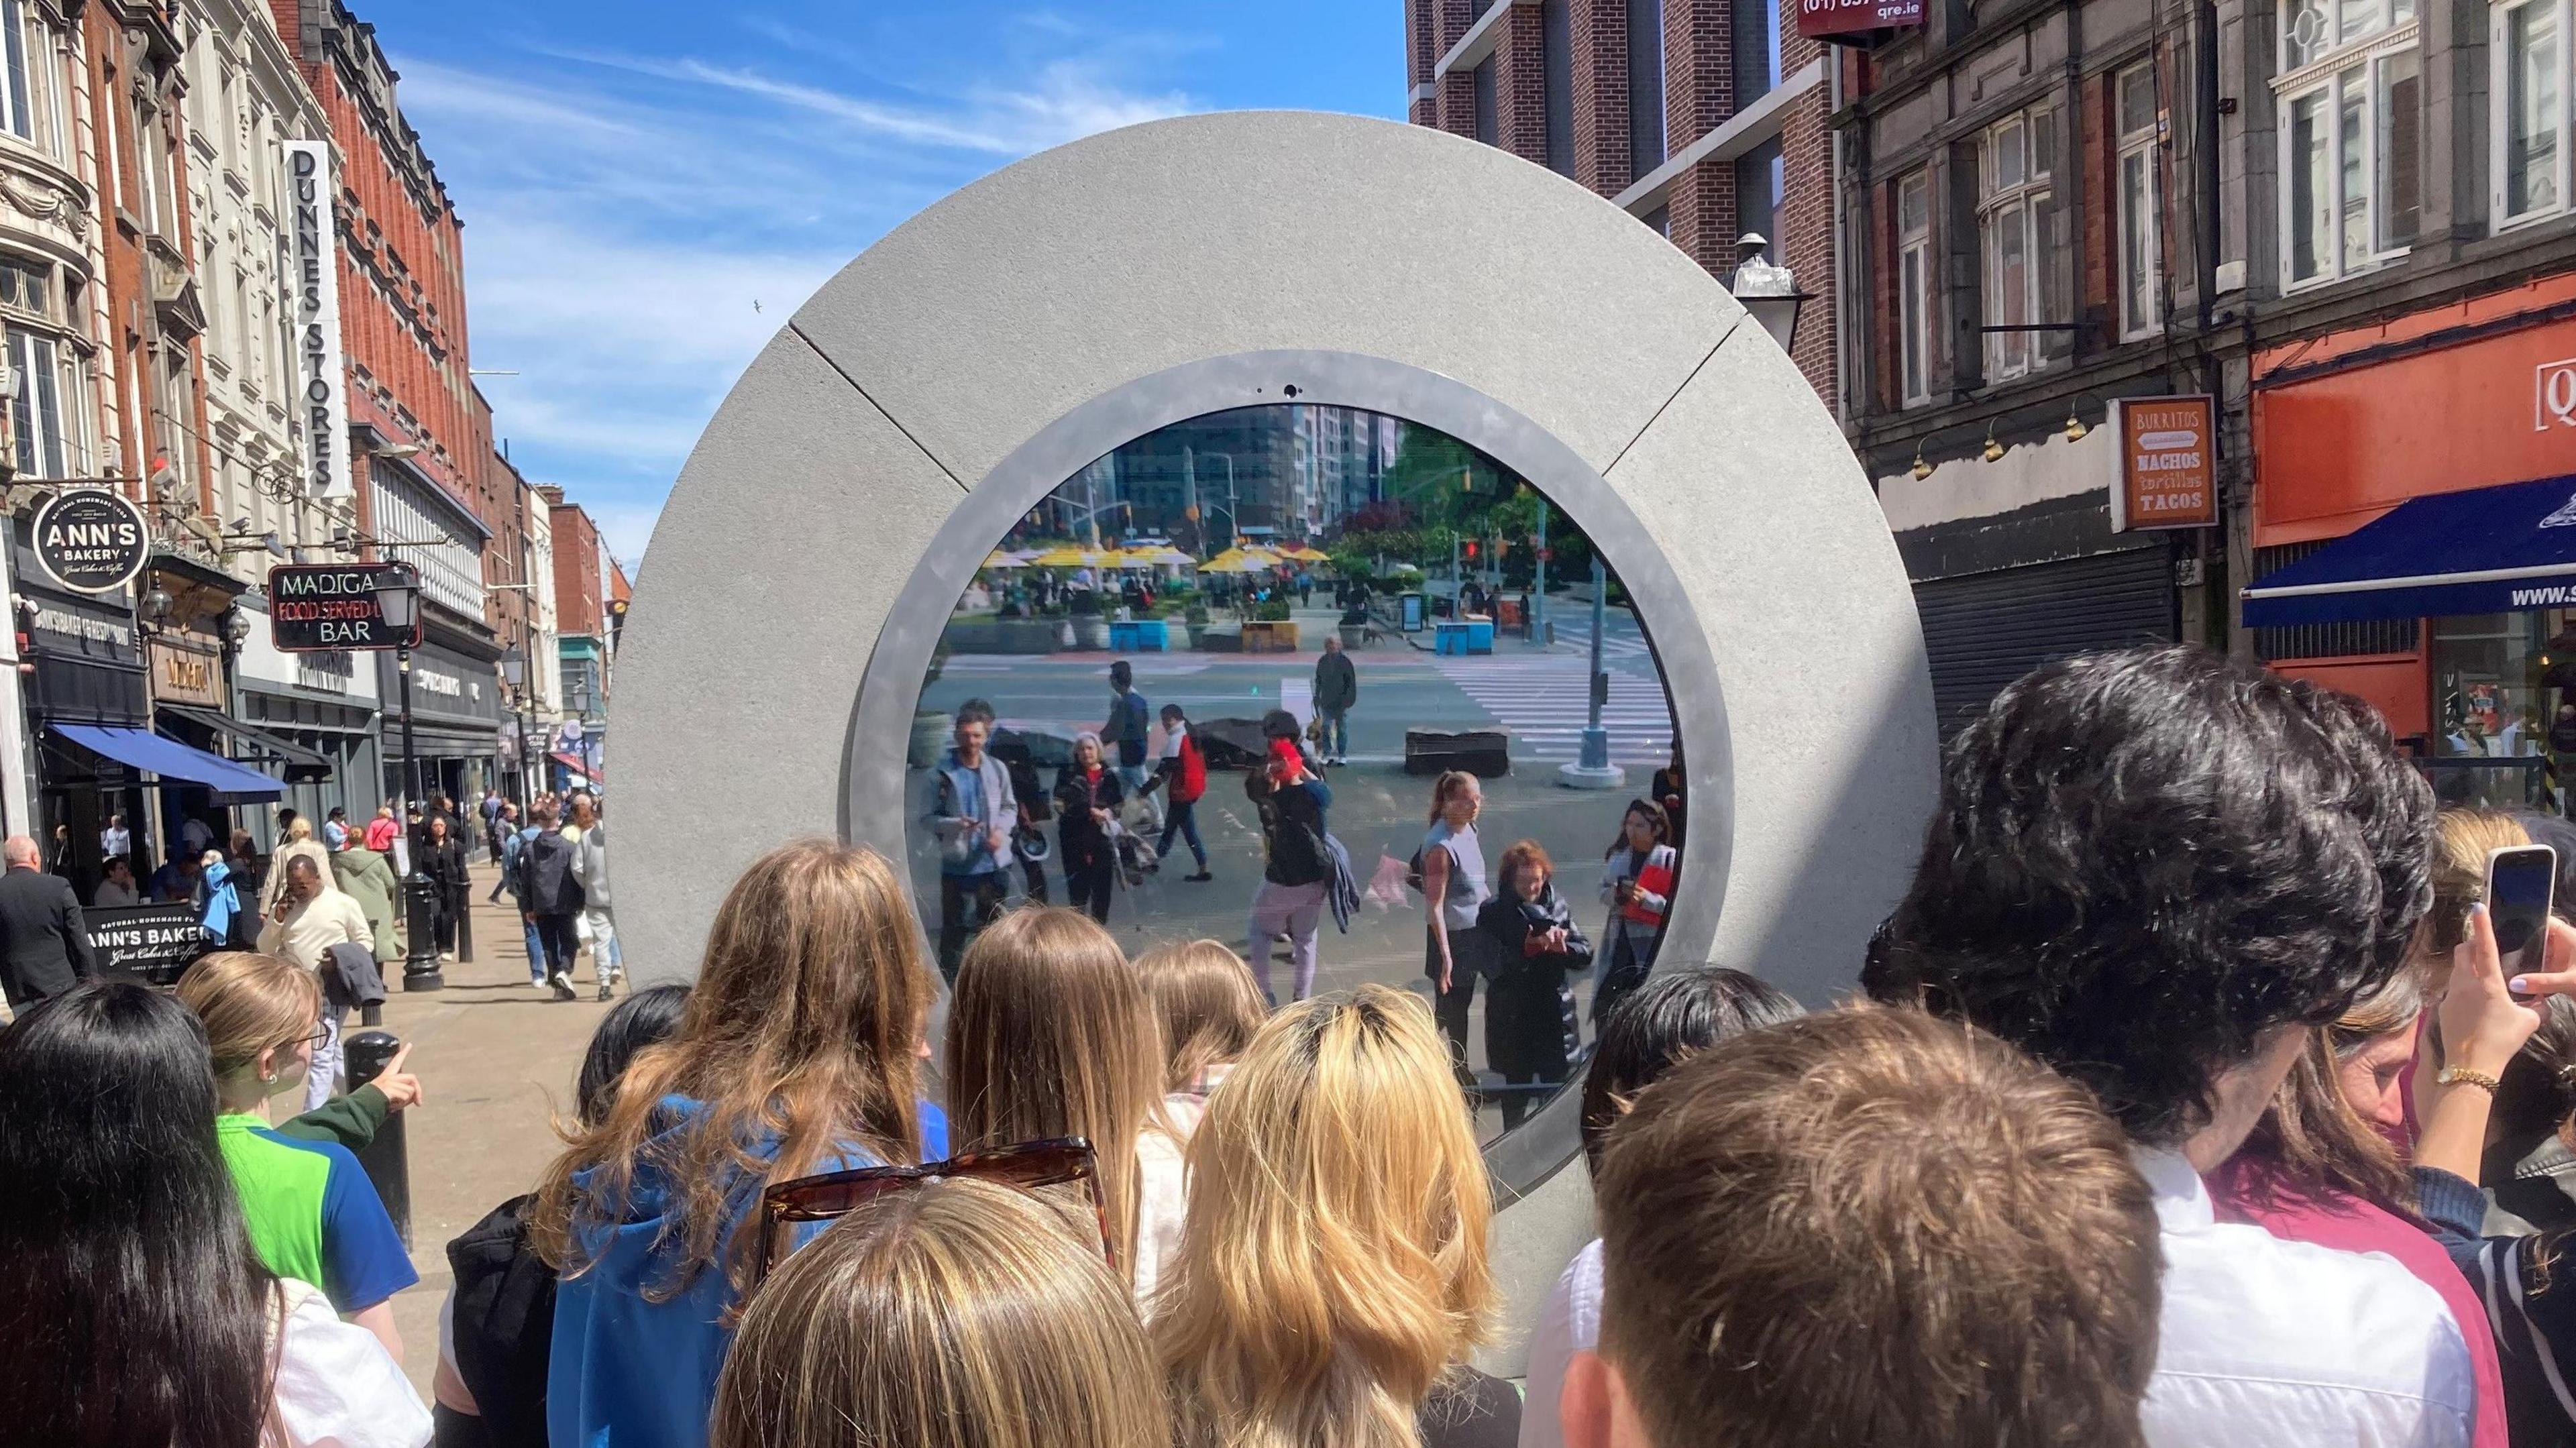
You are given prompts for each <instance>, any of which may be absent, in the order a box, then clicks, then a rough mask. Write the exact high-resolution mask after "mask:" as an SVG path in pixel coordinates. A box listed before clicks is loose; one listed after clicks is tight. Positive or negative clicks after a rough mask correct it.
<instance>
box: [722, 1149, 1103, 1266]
mask: <svg viewBox="0 0 2576 1448" xmlns="http://www.w3.org/2000/svg"><path fill="white" fill-rule="evenodd" d="M969 1177H971V1178H974V1179H975V1180H978V1181H988V1182H998V1183H1000V1184H1001V1185H1003V1186H1007V1187H1016V1188H1018V1189H1019V1190H1021V1191H1035V1190H1037V1189H1039V1188H1041V1187H1053V1186H1063V1185H1065V1184H1066V1183H1068V1182H1078V1183H1080V1184H1081V1186H1082V1192H1083V1196H1084V1198H1085V1199H1086V1200H1087V1201H1088V1202H1089V1204H1090V1206H1091V1215H1092V1219H1093V1221H1094V1222H1096V1223H1097V1224H1098V1225H1099V1228H1100V1253H1101V1256H1102V1257H1104V1258H1105V1259H1107V1261H1108V1263H1109V1265H1110V1267H1111V1268H1112V1269H1113V1270H1115V1269H1116V1267H1117V1266H1118V1248H1117V1247H1116V1245H1114V1244H1113V1243H1112V1241H1111V1240H1110V1235H1109V1206H1108V1202H1107V1201H1106V1200H1105V1199H1104V1198H1103V1197H1102V1195H1101V1190H1100V1163H1099V1159H1098V1158H1097V1157H1096V1156H1095V1155H1094V1154H1093V1152H1092V1150H1091V1142H1090V1141H1089V1140H1088V1139H1087V1138H1084V1137H1079V1136H1062V1137H1056V1138H1054V1139H1052V1140H1048V1141H1024V1142H1021V1143H1020V1144H1019V1145H1017V1146H1005V1147H999V1148H996V1149H995V1150H992V1151H969V1152H960V1153H959V1154H957V1155H956V1156H952V1157H950V1158H948V1159H947V1160H946V1161H926V1162H923V1163H922V1164H921V1165H919V1166H868V1167H858V1168H855V1169H853V1170H850V1171H836V1172H826V1173H824V1174H823V1175H821V1176H809V1177H798V1178H797V1179H795V1180H794V1181H785V1182H780V1183H778V1184H777V1185H776V1186H773V1187H771V1188H769V1189H768V1190H767V1191H764V1192H762V1193H761V1194H760V1241H759V1243H758V1249H757V1252H756V1253H755V1255H754V1256H753V1258H752V1268H751V1285H752V1286H754V1287H757V1286H759V1285H760V1284H761V1282H762V1281H763V1280H765V1279H766V1278H767V1277H768V1276H769V1269H770V1267H771V1265H772V1264H773V1263H774V1262H775V1261H776V1259H777V1257H778V1256H779V1252H778V1246H779V1243H780V1240H781V1239H782V1238H783V1237H785V1236H786V1235H787V1234H788V1230H789V1229H790V1228H792V1227H795V1226H798V1225H800V1224H803V1223H808V1222H830V1221H836V1220H838V1219H840V1218H842V1217H846V1216H848V1215H849V1214H850V1213H852V1212H855V1211H857V1210H858V1209H859V1208H860V1207H862V1206H864V1205H866V1204H867V1203H869V1202H872V1201H875V1200H876V1199H877V1198H879V1197H883V1196H888V1195H891V1194H892V1193H895V1192H899V1191H909V1190H911V1189H913V1188H915V1187H919V1186H922V1185H924V1184H926V1183H929V1182H937V1181H950V1180H955V1179H961V1178H969Z"/></svg>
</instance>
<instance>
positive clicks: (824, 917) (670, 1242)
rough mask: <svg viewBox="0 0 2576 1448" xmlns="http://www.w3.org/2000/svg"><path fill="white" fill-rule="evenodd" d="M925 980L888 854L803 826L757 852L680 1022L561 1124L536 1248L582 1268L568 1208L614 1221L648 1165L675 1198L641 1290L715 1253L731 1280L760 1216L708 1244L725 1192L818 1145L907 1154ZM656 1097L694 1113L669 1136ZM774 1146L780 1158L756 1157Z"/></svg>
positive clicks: (836, 1152)
mask: <svg viewBox="0 0 2576 1448" xmlns="http://www.w3.org/2000/svg"><path fill="white" fill-rule="evenodd" d="M931 989H932V988H931V984H930V971H929V964H928V962H927V961H926V960H925V959H924V957H923V954H922V946H921V937H920V931H919V930H918V928H917V927H916V926H915V925H914V924H913V918H912V904H911V894H910V892H909V891H908V890H907V889H906V888H905V885H904V881H903V880H902V878H901V877H900V876H899V875H897V874H896V872H895V870H894V867H893V866H891V865H888V864H887V863H886V861H885V858H884V857H883V856H881V855H879V854H877V853H876V852H875V851H873V850H868V849H863V848H857V847H853V846H849V845H844V844H841V843H839V842H837V841H833V840H800V841H797V842H795V843H793V844H788V845H782V846H780V847H779V848H777V849H775V850H772V851H770V852H769V853H768V854H766V855H763V856H761V857H760V858H759V859H757V860H754V861H753V862H752V863H751V867H750V868H749V869H746V870H744V871H743V873H742V878H740V879H738V880H736V881H735V882H734V885H733V890H732V891H731V893H729V894H727V895H726V896H725V902H724V905H723V906H722V907H721V908H720V909H718V910H717V911H716V918H715V924H714V926H713V927H712V928H711V929H710V930H709V931H708V933H707V950H706V956H705V958H704V960H703V961H702V962H701V964H700V965H699V967H698V983H697V985H696V987H695V988H694V989H692V990H691V991H690V992H689V1003H688V1006H687V1008H686V1009H685V1010H683V1011H682V1012H681V1015H680V1024H679V1029H678V1030H677V1032H675V1033H674V1034H673V1035H672V1037H671V1038H670V1039H669V1040H667V1041H664V1042H663V1043H661V1044H660V1045H656V1046H652V1047H649V1048H647V1049H645V1050H643V1051H640V1052H638V1053H637V1054H636V1056H635V1059H634V1061H633V1062H632V1063H631V1064H629V1065H628V1067H627V1068H626V1074H625V1077H624V1079H623V1081H622V1083H621V1084H620V1086H619V1089H618V1092H617V1100H616V1103H615V1104H614V1105H613V1106H612V1107H611V1108H610V1109H609V1111H608V1113H607V1114H606V1115H605V1116H604V1117H603V1118H602V1119H601V1120H599V1121H598V1122H596V1123H593V1124H590V1125H586V1126H579V1127H576V1128H574V1129H572V1130H570V1131H568V1132H567V1133H566V1134H565V1141H566V1143H567V1147H566V1150H565V1151H564V1153H563V1154H562V1155H561V1156H559V1157H557V1158H556V1159H555V1163H554V1165H553V1166H552V1167H550V1168H548V1169H547V1171H546V1175H545V1179H544V1180H543V1182H541V1183H540V1184H539V1186H538V1188H537V1200H536V1204H535V1207H534V1209H533V1210H532V1211H531V1212H530V1214H529V1240H530V1242H531V1244H532V1245H533V1246H534V1247H535V1248H536V1250H537V1253H538V1254H539V1255H540V1256H542V1257H543V1258H544V1259H545V1260H546V1261H547V1262H548V1263H549V1264H550V1265H552V1266H553V1267H554V1268H555V1269H556V1270H557V1271H558V1272H560V1273H561V1274H563V1275H564V1276H566V1277H572V1276H578V1275H579V1274H581V1273H583V1272H586V1271H588V1270H589V1269H590V1266H591V1264H592V1259H591V1257H590V1256H589V1254H588V1253H587V1252H586V1251H585V1250H584V1249H583V1247H582V1246H581V1234H580V1233H578V1232H576V1230H575V1223H576V1219H578V1220H579V1221H580V1222H581V1223H584V1224H595V1223H599V1222H608V1221H616V1220H618V1218H619V1217H620V1216H621V1214H622V1212H623V1209H624V1206H625V1203H626V1199H627V1193H628V1191H629V1190H630V1189H631V1188H632V1187H633V1184H634V1181H635V1177H636V1174H637V1172H638V1171H639V1170H641V1171H649V1172H651V1173H652V1174H654V1175H656V1176H660V1177H662V1178H663V1179H665V1180H667V1181H669V1182H671V1183H672V1184H673V1189H674V1194H675V1195H676V1196H677V1197H678V1199H679V1200H678V1204H677V1210H676V1211H674V1212H673V1213H672V1214H671V1220H670V1226H669V1228H668V1230H667V1234H666V1236H665V1237H664V1238H663V1239H662V1240H661V1241H660V1242H658V1243H657V1244H656V1246H657V1250H663V1251H666V1252H667V1253H668V1255H669V1257H670V1259H671V1260H670V1262H669V1266H668V1270H667V1271H665V1272H664V1273H662V1275H661V1276H660V1277H659V1278H658V1279H657V1280H655V1281H652V1282H650V1283H648V1284H647V1285H646V1287H645V1289H644V1296H645V1299H646V1300H647V1301H653V1302H663V1301H668V1300H669V1299H670V1298H672V1297H674V1296H676V1295H678V1294H679V1293H680V1292H681V1291H683V1290H685V1289H686V1288H687V1287H688V1285H689V1283H690V1282H691V1281H693V1280H694V1279H695V1278H696V1276H697V1274H698V1273H699V1272H700V1271H701V1270H703V1269H705V1268H707V1267H710V1266H719V1265H720V1266H721V1267H722V1268H723V1270H724V1271H725V1272H726V1274H727V1276H728V1277H729V1278H731V1280H732V1281H733V1283H734V1285H735V1287H736V1288H737V1290H739V1288H740V1286H741V1285H742V1282H743V1279H744V1274H745V1273H746V1271H747V1270H748V1268H749V1264H750V1248H751V1244H752V1242H753V1240H754V1238H755V1237H756V1235H757V1228H758V1217H759V1214H758V1213H757V1212H746V1213H742V1214H741V1216H742V1221H741V1223H740V1224H739V1226H738V1227H737V1228H736V1230H735V1231H734V1233H733V1235H732V1238H731V1240H730V1241H727V1242H719V1241H718V1240H717V1239H718V1237H719V1236H720V1235H721V1234H722V1233H723V1230H724V1221H725V1218H726V1216H727V1215H728V1206H729V1203H730V1202H732V1201H737V1200H740V1198H741V1197H742V1196H750V1197H757V1196H758V1195H759V1193H760V1192H761V1191H762V1190H763V1189H765V1188H767V1187H768V1186H769V1185H771V1184H772V1183H774V1182H781V1181H787V1180H790V1179H792V1178H795V1177H800V1176H805V1175H807V1174H809V1173H811V1172H813V1171H815V1170H816V1169H817V1168H818V1166H819V1165H820V1164H821V1163H823V1162H824V1161H826V1160H827V1159H830V1158H835V1157H844V1156H848V1155H850V1154H853V1153H857V1152H864V1153H866V1154H867V1155H870V1156H873V1157H875V1158H877V1159H878V1160H881V1161H888V1162H910V1161H913V1160H914V1159H915V1158H916V1157H917V1156H918V1154H919V1147H918V1145H917V1143H918V1141H919V1139H920V1138H919V1134H918V1128H917V1126H916V1123H915V1114H914V1100H915V1097H916V1095H917V1094H918V1068H917V1064H916V1062H915V1060H914V1057H913V1044H914V1042H915V1041H916V1040H918V1039H919V1036H920V1032H921V1026H922V1021H923V1019H924V1018H925V1016H926V1014H927V1013H928V1010H929V1006H930V997H931ZM666 1096H686V1097H693V1098H695V1099H696V1100H698V1101H700V1102H702V1103H704V1107H705V1109H704V1110H703V1111H702V1112H701V1113H700V1114H699V1115H698V1116H697V1118H696V1119H695V1120H694V1122H693V1123H692V1124H691V1127H690V1129H689V1130H687V1131H683V1132H672V1133H669V1134H668V1135H665V1134H664V1133H665V1131H666V1129H667V1128H668V1127H669V1126H670V1125H671V1124H672V1123H671V1119H670V1116H669V1114H668V1113H667V1112H665V1111H664V1110H662V1108H661V1101H662V1098H664V1097H666ZM772 1142H774V1143H776V1147H777V1150H776V1152H775V1154H774V1155H770V1156H766V1157H764V1156H763V1155H761V1154H759V1152H758V1150H757V1148H759V1147H761V1146H763V1145H765V1144H767V1143H772ZM576 1179H581V1182H580V1184H579V1185H576V1184H575V1183H576Z"/></svg>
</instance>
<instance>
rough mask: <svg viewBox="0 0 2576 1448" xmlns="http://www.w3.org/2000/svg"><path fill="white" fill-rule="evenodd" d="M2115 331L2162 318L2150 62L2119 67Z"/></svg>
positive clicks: (2139, 328) (2140, 328)
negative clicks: (2117, 316) (2117, 311)
mask: <svg viewBox="0 0 2576 1448" xmlns="http://www.w3.org/2000/svg"><path fill="white" fill-rule="evenodd" d="M2117 104H2118V106H2119V121H2120V336H2121V338H2122V339H2123V340H2128V339H2132V338H2137V337H2145V336H2151V335H2153V334H2154V333H2155V332H2156V331H2157V330H2158V328H2159V326H2160V325H2161V323H2162V321H2163V314H2162V311H2161V307H2162V301H2163V282H2164V213H2163V208H2162V207H2161V206H2159V205H2158V203H2157V197H2158V193H2159V189H2160V188H2159V185H2158V177H2157V166H2158V162H2159V155H2158V152H2157V149H2156V112H2157V106H2156V72H2155V66H2154V65H2153V64H2152V63H2149V64H2147V65H2140V66H2133V67H2131V68H2130V69H2128V70H2124V71H2122V72H2120V78H2119V82H2118V96H2117Z"/></svg>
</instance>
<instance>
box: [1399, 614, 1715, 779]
mask: <svg viewBox="0 0 2576 1448" xmlns="http://www.w3.org/2000/svg"><path fill="white" fill-rule="evenodd" d="M1558 637H1559V638H1560V639H1562V638H1563V637H1564V635H1563V634H1562V633H1560V634H1559V635H1558ZM1618 641H1619V640H1618V636H1617V635H1616V634H1615V633H1605V635H1604V637H1603V639H1602V645H1603V647H1602V654H1603V660H1602V661H1603V664H1604V665H1605V666H1606V667H1607V669H1608V671H1609V674H1610V700H1609V703H1608V704H1606V705H1605V706H1604V707H1603V708H1602V711H1601V727H1602V728H1604V729H1606V730H1607V731H1609V734H1610V758H1611V761H1612V762H1613V763H1617V764H1634V765H1646V766H1652V765H1657V764H1662V763H1663V762H1664V761H1666V760H1667V759H1669V758H1671V757H1672V752H1673V719H1672V711H1671V710H1670V708H1668V707H1667V705H1666V704H1665V701H1664V688H1663V684H1662V682H1661V680H1659V679H1658V678H1657V677H1656V674H1655V666H1654V663H1653V661H1652V659H1651V657H1650V656H1649V655H1648V654H1647V652H1646V648H1645V642H1644V640H1642V639H1638V638H1636V637H1635V636H1634V635H1633V634H1632V635H1630V642H1632V643H1633V644H1634V645H1635V652H1634V653H1632V654H1624V655H1623V654H1614V653H1613V652H1612V651H1611V645H1613V644H1615V643H1617V642H1618ZM1586 642H1587V643H1588V642H1589V640H1588V639H1587V640H1586ZM1438 662H1439V669H1440V672H1441V674H1442V675H1443V676H1444V677H1446V678H1447V679H1448V680H1449V682H1450V683H1452V684H1454V685H1456V686H1457V687H1458V690H1459V692H1461V693H1463V694H1465V695H1466V696H1467V697H1468V698H1470V699H1473V700H1475V701H1476V704H1477V706H1478V707H1480V708H1482V709H1483V710H1484V711H1485V712H1486V713H1488V714H1491V715H1492V716H1493V717H1494V719H1495V721H1496V722H1497V723H1500V724H1503V725H1505V726H1507V727H1509V728H1510V729H1511V731H1512V758H1513V759H1514V761H1515V762H1520V763H1551V764H1554V763H1564V762H1567V761H1570V760H1573V759H1575V758H1577V757H1578V756H1579V755H1580V754H1581V753H1582V748H1583V730H1584V727H1585V725H1586V723H1587V720H1588V716H1589V714H1590V711H1591V702H1592V696H1591V683H1590V680H1591V671H1592V665H1591V660H1590V658H1589V656H1588V654H1563V653H1550V654H1523V655H1518V656H1515V655H1512V654H1508V653H1506V654H1496V655H1492V656H1487V657H1470V658H1443V659H1441V660H1439V661H1438Z"/></svg>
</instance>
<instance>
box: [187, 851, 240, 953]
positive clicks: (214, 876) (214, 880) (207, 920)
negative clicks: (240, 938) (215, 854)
mask: <svg viewBox="0 0 2576 1448" xmlns="http://www.w3.org/2000/svg"><path fill="white" fill-rule="evenodd" d="M232 875H233V872H232V867H231V866H230V865H227V864H225V863H224V862H223V861H221V860H217V861H215V862H214V863H213V864H211V865H208V866H207V867H206V869H205V873H204V874H202V875H200V876H199V877H198V884H197V890H198V897H199V898H200V899H202V900H203V901H204V902H205V903H204V905H203V906H202V907H201V909H200V913H199V914H198V916H197V923H198V924H199V925H200V926H202V927H204V929H205V932H206V938H207V939H208V940H211V941H213V942H215V943H216V944H218V945H221V944H222V943H224V942H225V941H228V940H230V939H232V938H233V912H235V911H237V910H239V909H241V895H240V893H239V892H238V891H236V890H235V889H234V888H233V883H232Z"/></svg>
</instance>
